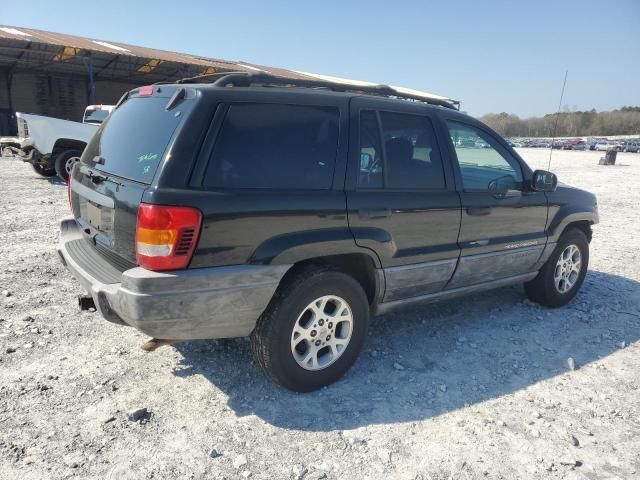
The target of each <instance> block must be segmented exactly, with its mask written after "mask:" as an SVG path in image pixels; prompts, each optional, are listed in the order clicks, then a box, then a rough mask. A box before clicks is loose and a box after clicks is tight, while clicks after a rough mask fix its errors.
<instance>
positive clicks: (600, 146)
mask: <svg viewBox="0 0 640 480" xmlns="http://www.w3.org/2000/svg"><path fill="white" fill-rule="evenodd" d="M610 148H611V145H610V144H609V142H598V143H596V144H595V147H594V150H597V151H598V152H606V151H607V150H609V149H610Z"/></svg>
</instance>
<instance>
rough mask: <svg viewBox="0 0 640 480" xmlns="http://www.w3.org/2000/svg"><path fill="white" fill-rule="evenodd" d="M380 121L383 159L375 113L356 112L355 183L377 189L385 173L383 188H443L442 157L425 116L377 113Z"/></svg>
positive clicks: (366, 111) (431, 127)
mask: <svg viewBox="0 0 640 480" xmlns="http://www.w3.org/2000/svg"><path fill="white" fill-rule="evenodd" d="M380 120H381V122H382V135H383V141H384V155H386V157H385V158H384V159H383V153H382V151H381V150H382V142H381V140H380V133H379V129H378V123H377V119H376V114H375V112H372V111H368V110H365V111H362V112H361V113H360V176H359V178H358V186H359V187H364V188H367V187H368V188H380V187H381V186H382V184H383V176H386V184H385V186H386V188H392V189H393V188H399V189H402V188H407V189H444V188H445V180H444V173H443V170H442V158H441V157H440V150H439V149H438V145H437V143H436V139H435V133H434V130H433V125H432V124H431V121H430V120H429V118H427V117H424V116H422V115H410V114H404V113H392V112H380ZM383 170H386V172H385V173H386V175H383Z"/></svg>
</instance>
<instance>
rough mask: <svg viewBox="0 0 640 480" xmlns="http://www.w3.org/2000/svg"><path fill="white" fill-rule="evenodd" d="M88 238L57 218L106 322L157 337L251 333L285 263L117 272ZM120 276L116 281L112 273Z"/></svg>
mask: <svg viewBox="0 0 640 480" xmlns="http://www.w3.org/2000/svg"><path fill="white" fill-rule="evenodd" d="M78 241H83V242H86V241H87V240H85V239H84V238H83V235H82V233H81V232H80V231H79V229H78V226H77V223H76V221H75V220H74V219H73V218H72V217H69V218H65V219H63V220H62V222H61V234H60V243H59V245H58V254H59V255H60V258H61V260H62V262H63V263H64V265H65V266H66V267H67V269H68V270H69V271H70V272H71V273H72V274H73V276H74V277H75V278H76V279H77V280H78V281H79V282H80V284H81V285H82V286H83V287H84V288H85V289H86V290H87V291H88V292H89V294H90V295H91V296H92V297H93V301H94V303H95V305H96V308H97V309H98V311H99V313H100V314H101V315H102V316H103V317H104V318H105V319H107V320H109V321H110V322H114V323H118V324H126V325H130V326H133V327H135V328H137V329H138V330H140V331H142V332H144V333H146V334H147V335H150V336H152V337H155V338H161V339H171V340H189V339H198V338H229V337H241V336H245V335H248V334H250V333H251V331H252V330H253V328H254V326H255V323H256V320H257V319H258V317H259V316H260V315H261V314H262V312H263V311H264V309H265V308H266V307H267V305H268V304H269V301H270V300H271V297H272V296H273V294H274V293H275V291H276V288H277V287H278V284H279V282H280V280H281V279H282V277H283V276H284V274H285V273H286V271H287V270H288V269H289V267H290V266H289V265H234V266H227V267H214V268H197V269H191V270H178V271H172V272H152V271H149V270H146V269H144V268H140V267H136V268H131V269H129V270H125V271H123V272H121V273H117V274H116V275H115V277H114V274H113V270H114V267H113V265H111V264H109V263H108V262H107V261H106V260H105V259H104V258H103V257H102V256H101V255H100V254H99V253H98V252H97V251H95V252H94V253H93V254H92V253H91V249H88V250H87V249H85V250H87V251H85V252H83V254H82V255H80V254H78V253H76V252H77V251H78V248H77V245H78ZM118 276H119V281H118V282H114V279H115V278H117V277H118Z"/></svg>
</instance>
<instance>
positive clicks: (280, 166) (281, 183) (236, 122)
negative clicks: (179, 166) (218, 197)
mask: <svg viewBox="0 0 640 480" xmlns="http://www.w3.org/2000/svg"><path fill="white" fill-rule="evenodd" d="M338 131H339V111H338V109H337V108H334V107H319V106H303V105H282V104H252V103H248V104H233V105H231V106H230V107H229V110H228V112H227V115H226V117H225V120H224V123H223V125H222V129H221V131H220V134H219V136H218V139H217V141H216V145H215V147H214V150H213V154H212V158H211V159H210V161H209V166H208V169H207V174H206V176H205V186H206V187H214V188H267V189H316V190H322V189H328V188H330V187H331V183H332V180H333V170H334V164H335V158H336V151H337V147H338Z"/></svg>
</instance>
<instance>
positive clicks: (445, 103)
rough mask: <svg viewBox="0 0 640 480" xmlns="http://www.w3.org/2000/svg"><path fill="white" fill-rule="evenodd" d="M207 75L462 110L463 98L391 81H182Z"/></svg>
mask: <svg viewBox="0 0 640 480" xmlns="http://www.w3.org/2000/svg"><path fill="white" fill-rule="evenodd" d="M205 77H206V78H207V79H212V78H213V77H217V78H215V80H214V81H213V85H215V86H219V87H229V86H232V87H249V86H251V85H273V86H285V87H305V88H326V89H328V90H333V91H336V92H355V93H364V94H368V95H377V96H382V97H394V98H402V99H405V100H413V101H419V102H425V103H429V104H432V105H440V106H442V107H446V108H451V109H454V110H460V102H459V101H457V100H452V99H449V98H446V97H439V96H435V95H429V94H427V93H424V92H419V91H417V90H411V89H405V88H398V87H390V86H389V85H376V84H366V83H365V82H354V83H350V82H342V81H328V80H322V79H320V80H316V79H304V78H291V77H281V76H276V75H270V74H268V73H253V72H227V73H219V74H213V75H202V76H200V77H192V78H188V79H182V80H180V81H179V82H178V83H193V82H197V81H199V79H204V78H205Z"/></svg>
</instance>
